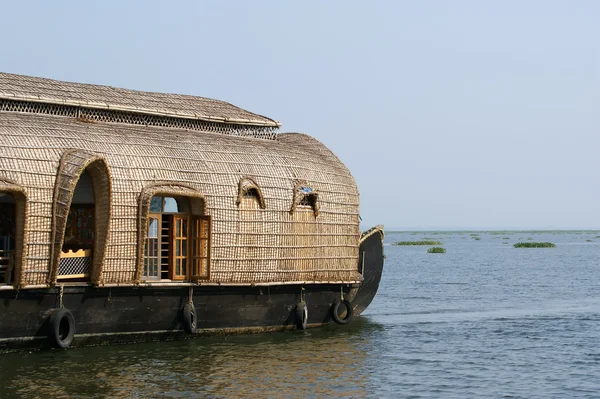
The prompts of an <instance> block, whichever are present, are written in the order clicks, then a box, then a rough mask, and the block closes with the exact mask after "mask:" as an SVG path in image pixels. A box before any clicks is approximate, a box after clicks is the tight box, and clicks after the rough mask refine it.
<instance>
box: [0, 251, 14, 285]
mask: <svg viewBox="0 0 600 399" xmlns="http://www.w3.org/2000/svg"><path fill="white" fill-rule="evenodd" d="M13 263H14V262H13V256H12V251H8V250H0V283H3V284H8V283H10V275H11V272H12V268H13Z"/></svg>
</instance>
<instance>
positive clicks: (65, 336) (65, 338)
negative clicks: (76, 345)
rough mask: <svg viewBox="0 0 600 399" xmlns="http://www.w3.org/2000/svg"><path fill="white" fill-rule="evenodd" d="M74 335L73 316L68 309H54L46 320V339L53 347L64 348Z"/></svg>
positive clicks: (69, 343)
mask: <svg viewBox="0 0 600 399" xmlns="http://www.w3.org/2000/svg"><path fill="white" fill-rule="evenodd" d="M74 337H75V318H74V317H73V314H72V313H71V312H70V311H69V309H55V310H54V312H52V314H51V315H50V319H49V320H48V340H50V344H51V345H52V346H54V347H57V348H61V349H66V348H68V347H69V346H71V344H72V343H73V338H74Z"/></svg>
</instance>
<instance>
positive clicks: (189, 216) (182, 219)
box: [141, 192, 212, 282]
mask: <svg viewBox="0 0 600 399" xmlns="http://www.w3.org/2000/svg"><path fill="white" fill-rule="evenodd" d="M155 197H160V198H161V212H160V213H158V212H156V211H154V212H150V211H149V212H148V215H147V217H146V231H145V235H144V237H145V239H144V241H143V243H142V245H144V248H143V249H142V251H143V252H142V262H144V261H145V260H146V259H147V256H146V245H147V243H148V229H149V226H150V220H151V219H157V220H158V231H159V232H158V243H157V248H158V255H157V257H158V276H148V275H144V271H145V270H144V263H142V273H141V277H142V279H144V280H162V278H161V274H162V267H163V264H162V259H163V258H162V255H161V248H162V244H163V242H164V241H163V236H162V233H161V229H162V225H163V221H164V217H165V216H166V217H169V218H170V219H171V221H170V223H169V236H168V238H166V239H167V240H168V242H169V254H168V277H169V280H171V281H175V282H177V281H185V280H189V281H198V280H208V279H209V278H210V263H211V262H210V261H211V256H210V253H211V241H212V221H211V217H210V216H208V215H194V214H193V209H192V208H193V207H192V203H191V198H190V197H187V196H185V195H176V194H171V193H160V192H159V193H155V194H153V195H152V196H150V198H149V203H148V209H150V204H151V202H152V199H153V198H155ZM166 198H174V199H175V200H176V201H177V202H178V204H180V201H185V202H186V208H187V212H165V202H166ZM178 223H181V224H185V227H184V230H185V231H182V230H179V235H178V230H177V224H178ZM193 223H200V226H205V228H201V232H200V236H198V237H196V236H194V235H193V233H194V230H193V228H192V224H193ZM203 231H204V232H205V233H206V234H203ZM178 241H179V242H185V244H184V246H185V255H181V253H182V252H183V251H184V249H183V246H180V248H181V249H180V255H177V242H178ZM202 241H205V242H206V244H204V246H203V245H202ZM194 244H197V245H198V247H197V248H200V251H201V252H200V255H198V256H196V255H195V252H194V251H195V249H194V247H193V245H194ZM202 249H205V253H202ZM153 258H155V257H153ZM178 261H180V263H179V264H180V265H181V266H182V268H183V264H185V274H183V273H181V272H180V271H181V269H179V270H178V268H177V266H178ZM195 261H198V262H199V265H200V269H201V270H203V269H202V267H201V266H202V262H203V261H204V262H205V263H204V268H205V273H201V274H198V273H195V268H196V264H195Z"/></svg>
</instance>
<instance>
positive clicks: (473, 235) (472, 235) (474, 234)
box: [469, 233, 479, 237]
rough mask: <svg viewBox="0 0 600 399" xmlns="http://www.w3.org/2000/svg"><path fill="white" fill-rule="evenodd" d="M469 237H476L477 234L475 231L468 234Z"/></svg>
mask: <svg viewBox="0 0 600 399" xmlns="http://www.w3.org/2000/svg"><path fill="white" fill-rule="evenodd" d="M469 235H470V236H471V237H477V236H478V235H479V234H477V233H473V234H469Z"/></svg>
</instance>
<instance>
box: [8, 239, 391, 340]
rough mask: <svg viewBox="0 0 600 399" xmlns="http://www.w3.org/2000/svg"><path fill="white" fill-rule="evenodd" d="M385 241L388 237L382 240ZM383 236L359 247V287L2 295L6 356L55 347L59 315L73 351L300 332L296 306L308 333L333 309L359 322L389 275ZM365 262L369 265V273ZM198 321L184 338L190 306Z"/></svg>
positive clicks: (87, 289)
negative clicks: (52, 330)
mask: <svg viewBox="0 0 600 399" xmlns="http://www.w3.org/2000/svg"><path fill="white" fill-rule="evenodd" d="M381 234H382V233H381ZM381 234H379V233H377V234H372V235H371V236H369V237H368V238H366V239H365V240H364V241H363V242H362V244H361V251H360V253H361V254H362V253H363V252H364V253H365V255H364V257H363V256H362V255H361V262H360V264H359V268H360V269H359V270H362V271H363V274H364V276H365V281H364V282H363V283H362V284H360V285H348V284H310V285H277V286H255V287H249V286H237V287H236V286H194V287H192V288H190V287H188V286H176V287H173V286H161V287H112V288H107V287H99V288H96V287H92V286H64V287H63V288H62V294H61V288H59V287H55V288H44V289H25V290H20V291H17V290H2V291H0V299H1V300H2V303H1V304H0V350H12V349H29V348H42V347H50V346H51V343H50V340H48V338H47V337H48V334H49V326H48V324H49V317H50V315H51V314H52V312H53V311H54V310H55V309H57V308H60V307H61V301H62V307H63V308H66V309H69V310H70V311H71V313H72V314H73V316H74V319H75V323H76V334H75V338H74V340H73V343H72V346H85V345H98V344H107V343H122V342H138V341H147V340H167V339H177V338H187V337H191V336H201V335H217V334H235V333H256V332H265V331H281V330H286V329H293V328H296V324H297V320H296V311H295V310H296V305H297V304H298V303H299V302H300V301H301V300H304V301H305V302H306V304H307V307H308V327H316V326H320V325H323V324H326V323H330V322H332V320H333V319H332V312H331V309H332V304H333V303H334V301H336V300H337V299H339V298H340V295H341V292H343V293H344V298H345V299H348V300H350V301H351V302H352V304H353V307H354V310H355V315H359V314H360V313H362V312H363V311H364V310H365V309H366V308H367V306H368V305H369V304H370V302H371V300H372V299H373V297H374V296H375V294H376V292H377V289H378V286H379V280H380V278H381V271H382V267H383V246H382V240H381ZM362 259H364V260H365V264H364V267H363V265H362ZM190 290H191V294H192V300H193V304H194V308H195V311H196V317H197V330H196V333H195V334H193V335H190V334H186V333H185V332H184V331H183V318H182V308H183V306H184V305H185V304H186V303H188V302H189V300H190Z"/></svg>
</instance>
